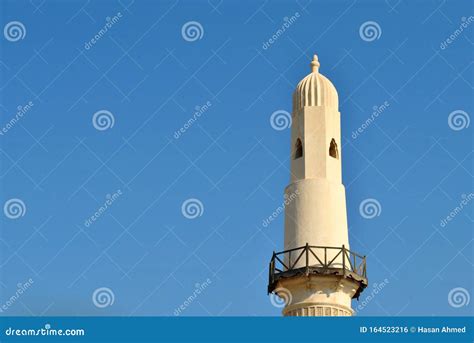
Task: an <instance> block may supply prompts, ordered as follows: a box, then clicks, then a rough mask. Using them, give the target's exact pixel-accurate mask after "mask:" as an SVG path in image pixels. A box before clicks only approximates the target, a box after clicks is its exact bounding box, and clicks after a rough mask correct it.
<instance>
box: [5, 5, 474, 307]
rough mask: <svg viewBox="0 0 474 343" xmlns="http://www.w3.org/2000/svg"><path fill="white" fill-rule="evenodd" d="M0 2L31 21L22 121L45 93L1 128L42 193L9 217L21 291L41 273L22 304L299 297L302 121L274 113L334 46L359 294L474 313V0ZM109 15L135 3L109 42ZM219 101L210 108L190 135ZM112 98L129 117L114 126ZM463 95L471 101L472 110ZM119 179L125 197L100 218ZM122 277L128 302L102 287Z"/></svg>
mask: <svg viewBox="0 0 474 343" xmlns="http://www.w3.org/2000/svg"><path fill="white" fill-rule="evenodd" d="M0 7H1V8H0V18H1V22H0V23H1V28H2V32H3V28H5V26H7V25H8V24H9V23H10V22H12V21H18V22H20V23H21V24H23V27H24V29H23V28H22V27H19V29H20V31H22V32H23V33H26V34H25V35H24V36H22V35H21V32H20V37H17V36H13V35H12V34H13V33H9V34H6V33H4V34H3V36H0V38H1V44H0V49H1V50H0V72H1V76H0V114H1V122H0V124H1V126H2V128H6V127H7V124H8V123H9V122H11V120H12V119H13V118H15V117H16V112H17V107H18V106H23V107H25V105H27V104H28V103H29V102H30V101H31V102H32V104H33V105H32V106H29V107H30V108H29V109H28V110H27V111H26V113H24V114H23V115H22V116H20V117H19V120H17V121H16V122H15V123H14V124H13V125H9V126H8V129H6V132H3V134H2V135H1V136H0V146H1V151H0V156H1V173H0V177H1V179H0V180H1V192H0V195H1V204H2V208H3V206H4V204H5V203H6V202H7V201H8V200H10V199H20V200H21V201H22V202H23V204H24V207H23V209H24V208H26V211H23V212H22V213H20V214H23V216H21V215H20V216H19V217H18V218H9V217H16V216H18V215H16V214H14V213H13V214H12V213H11V212H5V213H2V216H1V219H0V223H1V230H0V238H1V239H0V262H1V263H0V281H1V283H0V302H1V304H5V303H6V301H7V300H8V299H10V298H11V297H12V296H13V295H14V294H16V292H17V288H18V285H17V284H18V283H22V284H24V283H26V282H27V281H28V280H29V279H30V278H31V279H32V281H33V282H32V284H31V286H30V287H28V289H26V290H25V291H24V292H23V294H21V296H20V297H18V299H16V300H15V301H14V302H13V303H11V304H10V305H9V306H7V309H6V310H4V311H3V313H2V315H32V314H34V315H39V314H47V315H164V316H167V315H173V314H174V312H175V310H176V309H177V308H179V307H180V305H182V304H184V302H185V300H186V299H187V298H188V297H190V296H191V295H193V293H194V292H195V288H196V284H199V286H198V288H199V287H200V288H202V292H201V293H200V294H199V295H198V296H197V297H196V298H195V299H194V300H193V301H191V303H189V304H187V305H186V306H185V309H184V310H182V311H181V314H182V315H250V316H254V315H257V316H261V315H269V316H273V315H279V312H280V309H279V308H277V307H275V306H272V303H271V302H270V299H269V298H268V297H267V295H266V285H267V273H268V271H267V267H268V262H269V259H270V257H271V254H272V251H273V250H277V251H278V250H281V249H282V241H283V216H279V217H277V218H276V220H275V221H273V222H272V223H271V225H269V226H268V227H266V228H265V227H263V226H262V221H263V219H264V218H266V217H268V216H269V215H271V213H272V212H273V211H274V210H275V209H276V208H277V207H278V206H280V204H281V202H282V200H283V189H284V187H285V186H286V185H287V184H288V181H289V171H288V167H289V162H288V157H289V151H290V143H289V139H290V130H289V129H285V130H280V131H279V130H275V129H273V128H272V126H271V125H270V117H271V115H272V113H274V112H275V111H278V110H284V111H288V112H291V94H292V92H293V89H294V87H295V85H296V84H297V82H298V81H299V80H300V79H301V78H303V77H304V76H305V75H306V74H307V73H308V72H309V66H308V64H309V62H310V60H311V57H312V55H313V54H314V53H317V54H318V55H319V59H320V62H321V68H320V71H321V73H322V74H324V75H326V76H327V77H328V78H329V79H330V80H331V81H332V82H333V83H334V85H335V86H336V88H337V90H338V92H339V99H340V111H341V121H342V136H343V142H342V145H343V146H342V153H343V182H344V184H345V186H346V191H347V209H348V221H349V226H350V240H351V248H352V249H353V250H354V251H357V252H359V253H361V254H366V255H367V256H368V257H367V258H368V267H367V268H368V276H369V282H370V285H369V288H368V289H367V290H366V292H365V293H363V294H362V296H361V300H366V304H365V306H363V308H362V309H361V310H360V311H359V315H363V316H365V315H453V316H456V315H467V314H470V313H472V302H471V303H469V304H464V305H463V304H462V303H461V306H459V305H456V303H455V304H454V305H455V306H452V305H450V304H449V301H448V295H449V293H450V292H451V291H452V290H453V289H454V290H455V291H456V288H458V287H460V288H462V289H461V297H463V296H464V298H466V297H467V296H470V295H472V284H473V279H472V275H473V269H472V266H473V264H472V257H473V255H472V248H473V244H472V222H473V220H474V214H473V207H472V203H471V202H469V201H468V202H467V204H466V205H463V209H462V210H461V211H457V212H458V213H457V214H456V215H454V216H453V217H452V218H451V220H450V221H449V222H448V223H447V225H442V224H441V220H442V219H443V218H446V217H447V216H449V215H450V213H451V212H452V211H453V209H454V208H456V207H457V206H459V205H460V203H461V202H462V200H463V195H466V196H468V195H469V194H471V193H472V192H473V182H472V170H473V168H472V166H473V157H472V124H471V125H470V126H467V127H465V128H463V126H466V125H467V123H465V122H464V124H463V120H465V121H466V120H469V119H470V117H469V116H472V113H473V109H474V108H473V100H472V89H473V66H472V57H473V49H472V44H473V42H474V37H473V25H474V24H472V23H470V24H466V25H467V28H465V29H463V32H461V33H458V34H455V31H456V30H457V29H459V27H460V26H461V24H462V23H468V22H470V20H472V18H471V19H469V16H470V15H471V14H472V2H470V1H465V2H456V3H454V2H438V1H424V2H413V1H400V2H390V1H389V2H383V1H359V2H352V1H298V2H295V1H272V2H266V1H263V2H262V1H222V2H219V1H209V2H207V1H179V2H173V1H159V2H158V1H128V0H122V1H100V2H86V1H83V2H80V1H67V2H66V1H63V2H59V1H45V2H43V3H41V4H40V3H37V2H35V1H33V2H29V1H2V2H1V5H0ZM119 12H120V16H119V15H118V13H119ZM296 13H298V16H296ZM114 16H116V18H115V19H113V17H114ZM292 16H295V17H296V19H294V18H293V19H294V20H292V23H291V24H290V25H289V27H288V28H287V29H286V30H285V32H284V33H283V34H281V35H279V36H278V38H277V39H276V40H275V41H274V42H273V43H272V44H270V46H269V47H268V48H266V49H264V47H263V44H264V43H265V42H267V41H268V40H269V39H270V38H271V37H272V36H273V35H274V34H276V32H277V31H278V29H279V28H281V27H282V25H283V24H284V22H285V19H284V18H287V20H291V17H292ZM107 17H109V18H110V20H112V21H113V24H112V25H111V27H110V28H109V29H108V30H107V32H105V33H104V34H103V35H101V37H100V38H99V39H98V40H96V41H95V43H90V41H91V39H92V38H93V37H94V36H95V35H97V34H98V33H99V31H100V30H101V29H102V28H103V27H104V26H105V25H106V22H107V21H106V18H107ZM463 17H464V19H465V21H463V19H462V18H463ZM190 21H195V22H198V23H199V24H200V25H201V27H202V30H201V28H200V27H199V26H196V27H197V29H198V31H200V32H198V36H197V37H194V36H192V35H191V36H186V35H185V36H183V34H182V28H183V25H185V24H186V23H188V22H190ZM368 21H374V22H376V23H377V24H378V26H379V29H377V30H378V33H379V34H378V35H377V36H376V37H374V38H375V39H373V40H372V38H370V37H369V38H366V39H365V40H364V39H362V37H361V35H360V32H359V29H360V27H361V25H363V24H364V23H366V22H368ZM17 27H18V26H17ZM191 32H192V30H191ZM453 34H455V37H454V39H453V40H451V42H450V43H447V44H446V46H444V48H441V44H442V43H443V42H445V40H446V39H447V38H448V37H449V36H450V35H453ZM7 37H8V38H9V39H7ZM184 37H186V38H187V40H186V39H184ZM363 37H366V36H363ZM21 38H23V39H21ZM195 38H197V39H195ZM194 39H195V40H194ZM88 42H89V44H90V45H89V46H88V47H87V48H86V46H85V44H86V43H88ZM208 102H209V104H210V105H207V107H208V108H207V109H205V108H203V105H205V104H208ZM385 102H387V103H388V104H389V105H388V107H387V108H386V110H385V111H383V113H381V114H380V115H378V117H376V119H375V120H374V121H372V122H371V124H370V125H369V126H368V127H366V128H365V129H364V130H363V131H362V133H360V134H359V135H358V136H356V137H355V138H354V135H353V132H354V131H356V130H357V129H358V128H359V127H361V126H362V124H363V123H365V122H366V120H367V119H368V118H370V117H371V115H372V112H373V107H374V106H380V105H382V104H384V103H385ZM197 106H199V107H200V108H201V112H202V114H201V115H200V116H196V118H197V120H196V121H195V122H194V123H193V124H192V125H191V127H189V128H188V129H187V130H185V132H184V133H182V134H181V135H180V136H179V137H178V138H176V137H175V132H176V131H177V130H179V129H180V128H181V127H182V126H183V125H184V124H185V123H186V122H187V121H188V120H189V119H190V118H193V116H194V112H196V107H197ZM101 110H106V111H109V112H110V113H111V115H112V116H113V119H114V125H113V127H110V128H108V129H105V130H98V129H96V128H95V127H94V125H93V122H92V120H93V116H94V114H95V113H96V112H98V111H101ZM453 111H463V112H454V114H453V115H452V116H451V118H452V119H453V118H454V119H456V120H454V119H453V121H452V123H451V126H450V125H449V123H448V117H449V116H450V113H453ZM102 115H103V113H99V114H98V116H99V117H101V116H102ZM105 115H106V116H107V114H105ZM109 116H110V115H109ZM102 119H103V118H102ZM459 120H461V121H459ZM456 123H457V124H456ZM455 125H457V126H455ZM451 127H454V128H455V129H452V128H451ZM118 191H120V193H121V194H119V193H117V192H118ZM114 193H115V195H113V194H114ZM108 194H109V195H111V196H112V195H113V200H112V201H110V203H111V205H110V206H109V207H108V208H107V210H106V211H105V212H104V213H103V214H101V215H100V216H99V217H97V218H96V220H95V221H92V223H91V225H86V224H85V221H86V220H87V219H88V218H90V217H91V216H92V215H93V214H94V213H95V212H96V211H98V210H99V208H100V207H101V205H103V204H104V202H105V201H106V199H107V198H106V197H107V195H108ZM369 198H372V199H376V200H377V201H378V202H379V203H380V208H381V212H380V213H379V215H378V216H375V217H374V218H372V219H367V218H364V217H363V216H361V214H360V212H359V205H360V203H361V202H362V201H364V200H365V199H369ZM188 199H198V200H199V201H200V202H201V203H202V208H203V211H202V212H201V213H200V214H201V215H200V216H198V217H197V218H194V219H189V218H186V217H185V216H184V215H183V213H182V204H183V202H185V201H186V200H188ZM20 206H22V204H21V203H20ZM20 212H21V211H20ZM7 213H8V214H9V216H7V215H6V214H7ZM187 215H188V216H191V217H192V216H193V214H192V213H190V214H187ZM208 279H209V280H208ZM385 279H387V281H388V283H387V284H386V285H385V287H384V288H383V290H381V291H380V292H379V293H378V294H377V295H376V296H375V297H373V298H371V299H367V296H368V295H370V294H371V292H372V290H373V285H374V284H379V285H380V284H381V283H382V282H384V280H385ZM203 284H205V287H204V286H203ZM102 287H106V288H108V289H109V290H110V291H109V293H108V294H107V295H109V296H111V293H113V298H114V301H113V304H110V301H109V305H110V306H106V307H101V306H96V305H95V304H94V301H93V300H92V298H93V293H94V291H95V290H97V289H100V288H102ZM110 292H111V293H110ZM451 300H452V297H451ZM461 300H462V299H461ZM464 302H465V303H466V301H464ZM357 305H358V304H357V303H354V307H357Z"/></svg>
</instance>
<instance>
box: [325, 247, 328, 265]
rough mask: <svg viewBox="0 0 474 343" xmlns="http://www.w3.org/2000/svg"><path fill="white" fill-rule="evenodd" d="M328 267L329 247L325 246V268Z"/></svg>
mask: <svg viewBox="0 0 474 343" xmlns="http://www.w3.org/2000/svg"><path fill="white" fill-rule="evenodd" d="M327 267H328V248H326V247H324V268H327Z"/></svg>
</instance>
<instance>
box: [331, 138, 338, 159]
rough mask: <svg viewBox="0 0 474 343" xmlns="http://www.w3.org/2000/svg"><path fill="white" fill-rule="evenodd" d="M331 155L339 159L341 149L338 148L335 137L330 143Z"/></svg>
mask: <svg viewBox="0 0 474 343" xmlns="http://www.w3.org/2000/svg"><path fill="white" fill-rule="evenodd" d="M329 156H331V157H334V158H336V159H339V151H338V150H337V144H336V141H335V140H334V138H333V139H332V140H331V144H330V145H329Z"/></svg>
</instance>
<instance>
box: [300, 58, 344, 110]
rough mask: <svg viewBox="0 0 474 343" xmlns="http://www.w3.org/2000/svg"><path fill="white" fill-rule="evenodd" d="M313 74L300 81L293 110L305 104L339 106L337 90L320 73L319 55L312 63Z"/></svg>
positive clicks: (336, 107)
mask: <svg viewBox="0 0 474 343" xmlns="http://www.w3.org/2000/svg"><path fill="white" fill-rule="evenodd" d="M310 66H311V74H309V75H307V76H306V77H305V78H304V79H303V80H301V81H300V82H299V83H298V86H296V90H295V92H294V93H293V111H296V110H299V109H301V108H303V107H304V106H326V107H331V108H335V109H336V110H337V109H338V107H339V101H338V96H337V91H336V88H335V87H334V85H333V84H332V83H331V81H329V80H328V79H327V78H326V77H324V76H323V75H321V74H320V73H319V61H318V56H316V55H314V57H313V61H312V62H311V64H310Z"/></svg>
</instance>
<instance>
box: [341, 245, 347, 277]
mask: <svg viewBox="0 0 474 343" xmlns="http://www.w3.org/2000/svg"><path fill="white" fill-rule="evenodd" d="M342 273H343V274H344V275H346V248H344V244H343V245H342Z"/></svg>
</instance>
